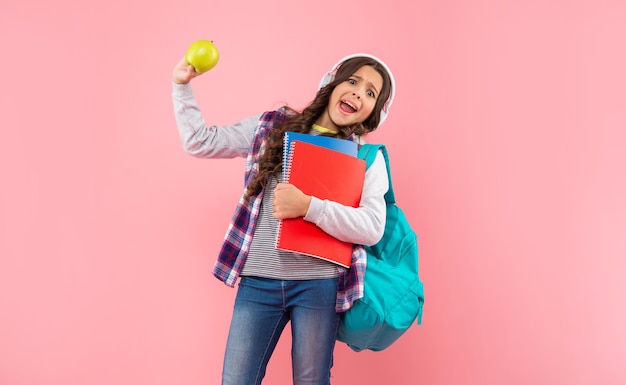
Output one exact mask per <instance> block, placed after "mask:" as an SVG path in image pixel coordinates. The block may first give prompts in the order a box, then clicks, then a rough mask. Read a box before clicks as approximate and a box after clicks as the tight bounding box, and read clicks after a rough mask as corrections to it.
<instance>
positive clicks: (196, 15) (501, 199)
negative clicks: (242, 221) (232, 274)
mask: <svg viewBox="0 0 626 385" xmlns="http://www.w3.org/2000/svg"><path fill="white" fill-rule="evenodd" d="M383 3H385V4H387V5H386V6H384V7H381V4H383ZM395 3H397V4H395ZM625 15H626V2H624V1H622V0H614V1H611V0H589V1H567V0H560V1H558V0H541V1H539V0H530V1H528V0H527V1H522V0H519V1H501V0H482V1H473V2H468V1H460V0H457V1H451V0H450V1H445V0H443V1H415V2H413V1H395V2H394V1H391V2H389V1H388V2H380V1H371V0H365V1H361V2H338V1H330V0H322V1H315V2H312V1H303V2H295V1H280V0H269V1H264V2H260V1H249V2H247V3H242V2H237V1H230V2H229V1H221V2H209V1H197V0H189V1H186V2H154V1H145V0H140V1H121V0H108V1H102V0H100V1H95V2H93V1H92V2H86V1H77V0H57V1H43V0H40V1H37V0H25V1H17V0H2V2H1V4H0V29H1V31H0V32H1V33H0V47H2V60H1V62H0V69H1V72H0V73H2V91H1V93H0V95H1V96H0V97H1V99H0V109H1V110H0V111H1V113H0V126H1V130H2V137H1V139H0V178H1V189H0V256H1V259H0V383H1V384H3V385H35V384H37V385H39V384H41V385H43V384H45V385H61V384H63V385H79V384H80V385H100V384H102V385H104V384H121V385H124V384H150V385H152V384H154V385H158V384H188V385H196V384H197V385H200V384H217V383H218V382H219V378H220V370H221V363H222V353H223V349H224V344H225V336H226V332H227V328H228V324H229V320H230V312H231V308H232V300H233V297H234V294H235V290H232V289H229V288H227V287H226V286H224V285H223V284H221V283H220V282H218V281H217V280H215V279H213V278H212V277H211V276H210V269H211V267H212V264H213V261H214V258H215V254H216V252H217V249H218V247H219V245H220V242H221V239H222V237H223V234H224V231H225V229H226V225H227V222H228V220H229V219H230V215H231V213H232V210H233V208H234V204H235V202H236V200H237V198H238V195H239V193H240V189H241V183H242V171H243V160H241V159H239V160H215V161H200V160H197V159H194V158H192V157H189V156H187V155H186V154H184V153H183V151H182V149H181V145H180V142H179V139H178V136H177V133H176V128H175V125H174V118H173V113H172V107H171V99H170V92H171V86H170V74H171V70H172V68H173V66H174V64H175V63H176V62H177V61H178V60H179V58H181V57H182V56H183V54H184V52H185V50H186V47H187V46H188V45H189V44H190V43H191V42H193V41H194V40H196V39H199V38H208V39H212V40H214V41H215V43H216V45H217V46H218V48H219V49H220V52H221V55H222V58H221V61H220V63H219V64H218V66H217V67H216V68H215V69H213V70H212V71H211V72H210V73H208V74H206V75H205V76H203V77H201V78H199V79H196V80H195V81H194V89H195V90H196V93H197V96H198V100H199V102H200V104H201V106H202V107H203V109H204V111H205V113H206V116H207V117H210V120H211V121H212V122H215V123H231V122H234V121H236V120H237V119H240V118H243V117H245V116H248V115H250V114H255V113H260V112H262V111H264V110H266V109H271V108H275V107H277V106H278V105H280V104H281V103H283V102H289V103H290V104H292V105H293V106H295V107H302V106H304V105H305V104H306V103H307V102H309V101H310V99H311V98H312V97H313V94H314V92H315V89H316V86H317V83H318V81H319V78H320V77H321V75H322V73H323V72H324V71H326V70H327V69H328V67H330V66H331V65H332V64H334V63H335V61H336V60H338V59H339V58H340V57H342V56H344V55H346V54H349V53H353V52H359V51H366V52H369V53H372V54H375V55H378V56H380V57H381V58H383V59H384V60H385V61H387V62H388V64H389V65H390V66H391V67H392V68H393V70H394V74H395V76H396V80H397V82H398V90H397V99H396V101H395V103H394V105H393V107H392V109H391V114H390V117H389V120H388V121H387V122H386V124H385V125H384V126H383V127H382V129H381V130H380V131H379V132H378V133H376V134H375V135H373V136H372V137H371V138H370V141H381V142H384V143H387V144H388V147H389V149H390V151H391V154H392V161H393V165H394V178H395V188H396V192H397V196H398V197H399V199H400V201H401V202H402V206H403V207H404V209H405V211H406V213H407V215H408V216H409V218H410V219H411V220H412V222H413V224H414V226H415V228H416V231H417V232H418V234H419V236H420V247H421V249H420V250H421V254H420V268H421V274H422V278H423V280H424V281H425V284H426V290H427V291H426V305H425V313H424V324H423V325H422V326H421V327H414V328H413V329H411V330H410V331H409V332H408V333H407V334H406V335H405V337H403V338H402V339H401V340H400V341H399V342H398V343H397V344H395V345H393V346H392V347H391V348H389V349H388V350H386V351H384V352H380V353H371V352H364V353H354V352H352V351H350V350H349V349H348V348H347V347H345V346H344V345H341V344H340V345H339V346H338V348H337V352H336V365H335V369H334V371H333V374H334V380H333V383H334V384H363V385H375V384H376V385H377V384H436V385H443V384H446V385H447V384H450V385H453V384H454V385H458V384H481V385H501V384H551V385H552V384H576V385H578V384H605V385H606V384H623V383H626V370H625V369H624V357H625V356H626V331H625V330H626V328H625V327H624V325H626V310H625V307H624V302H621V301H624V294H625V293H626V284H625V283H624V281H623V276H624V271H625V267H626V266H625V262H624V260H625V257H626V243H625V242H624V239H625V237H624V234H623V232H624V230H625V229H626V203H625V200H624V198H623V197H624V196H626V183H625V177H624V174H625V170H624V165H625V164H626V155H625V149H626V146H625V144H626V134H625V128H626V91H625V90H626V71H625V70H624V69H625V68H626V45H625V44H626V43H625V41H626V40H625V37H626V23H625V22H624V20H625ZM289 342H290V341H289V336H288V334H287V335H285V338H284V339H283V340H282V341H281V343H280V345H279V347H278V350H277V352H276V354H275V357H274V358H273V360H272V361H271V363H270V367H269V373H268V376H267V381H266V383H267V384H274V385H281V384H282V385H285V384H290V375H291V373H290V359H289Z"/></svg>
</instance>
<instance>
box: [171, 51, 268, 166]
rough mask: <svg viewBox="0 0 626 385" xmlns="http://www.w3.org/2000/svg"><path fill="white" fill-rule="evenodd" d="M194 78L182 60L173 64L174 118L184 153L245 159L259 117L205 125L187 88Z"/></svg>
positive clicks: (189, 87) (189, 67) (207, 156)
mask: <svg viewBox="0 0 626 385" xmlns="http://www.w3.org/2000/svg"><path fill="white" fill-rule="evenodd" d="M197 76H199V74H198V73H196V72H195V71H194V69H193V67H192V66H190V65H187V64H186V62H185V59H182V60H181V61H180V62H179V63H178V64H177V65H176V67H175V68H174V72H173V75H172V102H173V104H174V115H175V118H176V125H177V127H178V133H179V135H180V139H181V141H182V144H183V148H184V150H185V152H187V153H188V154H190V155H193V156H195V157H199V158H234V157H245V156H246V155H247V153H248V148H249V146H250V143H251V141H252V137H253V135H254V129H255V128H256V125H257V122H258V119H259V116H252V117H249V118H247V119H244V120H242V121H240V122H237V123H235V124H233V125H230V126H217V125H213V126H208V125H207V123H206V121H205V120H204V118H203V117H202V112H201V111H200V108H199V107H198V104H197V103H196V99H195V97H194V94H193V90H192V89H191V86H190V85H189V82H190V81H191V79H193V78H195V77H197Z"/></svg>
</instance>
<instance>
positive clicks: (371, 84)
mask: <svg viewBox="0 0 626 385" xmlns="http://www.w3.org/2000/svg"><path fill="white" fill-rule="evenodd" d="M352 77H355V78H357V79H359V80H363V78H362V77H360V76H359V75H354V74H353V75H352ZM369 86H370V87H372V88H373V89H374V91H376V94H380V92H379V91H378V89H377V88H376V86H374V83H372V82H369Z"/></svg>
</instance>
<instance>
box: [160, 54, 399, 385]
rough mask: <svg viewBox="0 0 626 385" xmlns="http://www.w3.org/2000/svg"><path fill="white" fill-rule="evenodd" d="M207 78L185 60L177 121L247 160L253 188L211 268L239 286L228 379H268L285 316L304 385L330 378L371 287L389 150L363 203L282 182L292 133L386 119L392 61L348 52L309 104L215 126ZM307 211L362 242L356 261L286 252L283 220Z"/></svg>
mask: <svg viewBox="0 0 626 385" xmlns="http://www.w3.org/2000/svg"><path fill="white" fill-rule="evenodd" d="M197 76H199V74H198V73H196V72H195V70H194V68H193V67H192V66H190V65H188V64H187V63H186V62H185V59H184V58H183V59H181V60H180V61H179V62H178V64H177V65H176V66H175V68H174V71H173V76H172V81H173V103H174V112H175V116H176V123H177V126H178V130H179V134H180V137H181V140H182V143H183V147H184V149H185V151H186V152H188V153H189V154H191V155H193V156H196V157H201V158H232V157H245V158H246V170H245V188H244V191H243V194H242V196H241V199H240V200H239V203H238V205H237V207H236V209H235V213H234V215H233V218H232V220H231V223H230V225H229V227H228V230H227V233H226V236H225V240H224V243H223V245H222V249H221V251H220V253H219V256H218V259H217V262H216V263H215V267H214V269H213V274H214V275H215V276H216V277H217V278H218V279H220V280H222V281H223V282H224V283H226V284H227V285H229V286H231V287H232V286H234V285H235V283H236V281H237V279H238V278H240V277H241V279H240V281H239V288H238V291H237V296H236V299H235V306H234V311H233V316H232V321H231V325H230V332H229V334H228V341H227V344H226V352H225V358H224V367H223V372H222V384H223V385H252V384H260V383H261V381H262V379H263V377H264V375H265V370H266V367H267V364H268V361H269V359H270V356H271V355H272V352H273V351H274V348H275V347H276V344H277V342H278V339H279V337H280V335H281V333H282V331H283V329H284V328H285V326H286V324H287V323H288V322H289V321H291V331H292V370H293V383H294V385H328V384H330V370H331V367H332V364H333V350H334V347H335V338H336V333H337V328H338V326H339V321H340V316H341V313H342V312H344V311H346V310H347V309H349V308H350V306H351V305H352V303H353V301H354V300H356V299H357V298H360V297H361V296H362V294H363V274H364V271H365V251H364V250H363V247H362V246H361V245H373V244H376V243H377V242H378V241H379V240H380V238H381V237H382V234H383V231H384V227H385V200H384V194H385V192H387V189H388V180H387V171H386V167H385V161H384V159H383V157H382V154H378V157H377V159H376V161H375V162H374V163H373V164H372V165H371V166H370V168H369V169H368V170H367V172H366V175H365V182H364V185H363V191H362V196H361V202H360V205H359V207H357V208H354V207H347V206H344V205H341V204H339V203H336V202H332V201H328V200H321V199H319V198H317V197H315V196H309V195H306V194H304V193H303V192H302V191H301V190H299V189H298V186H294V185H291V184H285V183H280V181H279V175H280V172H281V170H282V154H283V135H284V133H285V132H286V131H296V132H304V133H310V134H313V135H327V136H333V137H338V138H343V139H351V140H355V141H358V142H359V143H361V142H362V139H361V137H362V136H364V135H366V134H367V133H369V132H371V131H373V130H375V129H376V128H377V127H378V126H379V125H380V124H381V123H382V122H383V121H384V119H385V118H386V116H387V112H388V109H389V107H390V105H391V102H392V100H393V94H394V92H395V84H394V80H393V75H392V74H391V71H390V70H389V68H388V67H387V66H386V65H385V64H384V63H383V62H382V61H381V60H380V59H378V58H376V57H374V56H371V55H367V54H356V55H350V56H347V57H345V58H343V59H342V60H341V61H340V62H339V63H337V64H336V65H335V66H334V67H333V69H332V70H331V71H330V72H328V73H327V74H326V75H324V77H323V78H322V81H321V83H320V87H319V90H318V92H317V95H316V96H315V99H314V100H313V102H311V104H310V105H309V106H308V107H306V108H305V109H304V110H303V111H302V112H298V111H295V110H293V109H291V108H289V107H282V108H280V109H279V110H277V111H269V112H266V113H264V114H262V115H257V116H253V117H250V118H247V119H244V120H242V121H240V122H238V123H235V124H233V125H230V126H217V125H211V126H208V125H207V124H206V122H205V120H204V119H203V117H202V115H201V111H200V109H199V108H198V106H197V103H196V101H195V99H194V96H193V92H192V90H191V88H190V86H189V82H190V81H191V80H192V79H193V78H195V77H197ZM296 217H303V218H304V220H306V221H310V222H312V223H315V224H316V225H317V226H319V227H320V228H321V229H322V230H324V231H325V232H327V233H329V234H330V235H332V236H334V237H336V238H338V239H340V240H342V241H345V242H350V243H352V244H354V250H353V255H352V263H351V267H350V269H345V268H343V267H339V266H338V265H335V264H332V263H330V262H327V261H325V260H322V259H318V258H312V257H310V256H306V255H301V254H297V253H292V252H288V251H282V250H277V249H276V248H275V246H274V242H275V237H276V230H277V225H278V221H279V220H281V219H288V218H296Z"/></svg>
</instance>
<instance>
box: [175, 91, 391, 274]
mask: <svg viewBox="0 0 626 385" xmlns="http://www.w3.org/2000/svg"><path fill="white" fill-rule="evenodd" d="M172 99H173V103H174V112H175V117H176V123H177V126H178V131H179V134H180V138H181V141H182V143H183V148H184V150H185V151H186V152H187V153H189V154H190V155H193V156H195V157H199V158H234V157H246V156H247V154H248V149H249V147H250V144H251V141H252V139H253V137H254V129H255V127H256V126H257V123H258V118H259V116H260V115H256V116H251V117H249V118H246V119H243V120H241V121H239V122H237V123H235V124H232V125H226V126H219V125H211V126H208V125H207V123H206V121H205V120H204V118H203V116H202V112H201V110H200V108H199V107H198V105H197V103H196V100H195V97H194V95H193V91H192V89H191V87H190V86H189V85H188V84H187V85H180V84H173V92H172ZM276 183H277V181H276V179H275V178H274V179H273V180H271V181H270V184H269V185H268V186H267V187H266V192H265V194H264V198H263V202H262V205H261V212H260V215H259V222H258V223H257V229H256V232H255V236H254V238H253V240H252V244H251V246H250V253H249V255H248V258H247V260H246V263H245V265H244V268H243V271H242V275H255V276H262V277H267V278H274V279H314V278H327V277H334V276H336V275H337V267H336V266H335V265H333V264H331V263H329V262H326V261H324V260H320V259H317V258H311V257H309V256H305V255H300V254H297V253H291V252H287V251H282V250H277V249H276V248H275V247H274V241H275V236H276V229H277V224H278V221H277V220H276V219H274V218H273V217H272V198H273V188H274V186H275V185H276ZM388 187H389V186H388V178H387V170H386V166H385V162H384V159H383V157H382V154H378V156H377V159H376V160H375V161H374V163H373V164H372V165H371V166H370V168H369V169H368V170H367V172H366V174H365V182H364V185H363V191H362V195H361V203H360V205H359V207H357V208H354V207H348V206H344V205H341V204H339V203H336V202H332V201H328V200H321V199H318V198H317V197H312V200H311V204H310V206H309V210H308V212H307V214H306V215H305V217H304V219H305V220H307V221H310V222H313V223H315V224H316V225H317V226H319V227H320V228H321V229H322V230H324V231H326V232H327V233H329V234H330V235H332V236H334V237H336V238H338V239H340V240H342V241H345V242H350V243H355V244H363V245H373V244H375V243H376V242H378V241H379V240H380V238H381V237H382V234H383V231H384V227H385V201H384V194H385V192H387V189H388Z"/></svg>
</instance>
